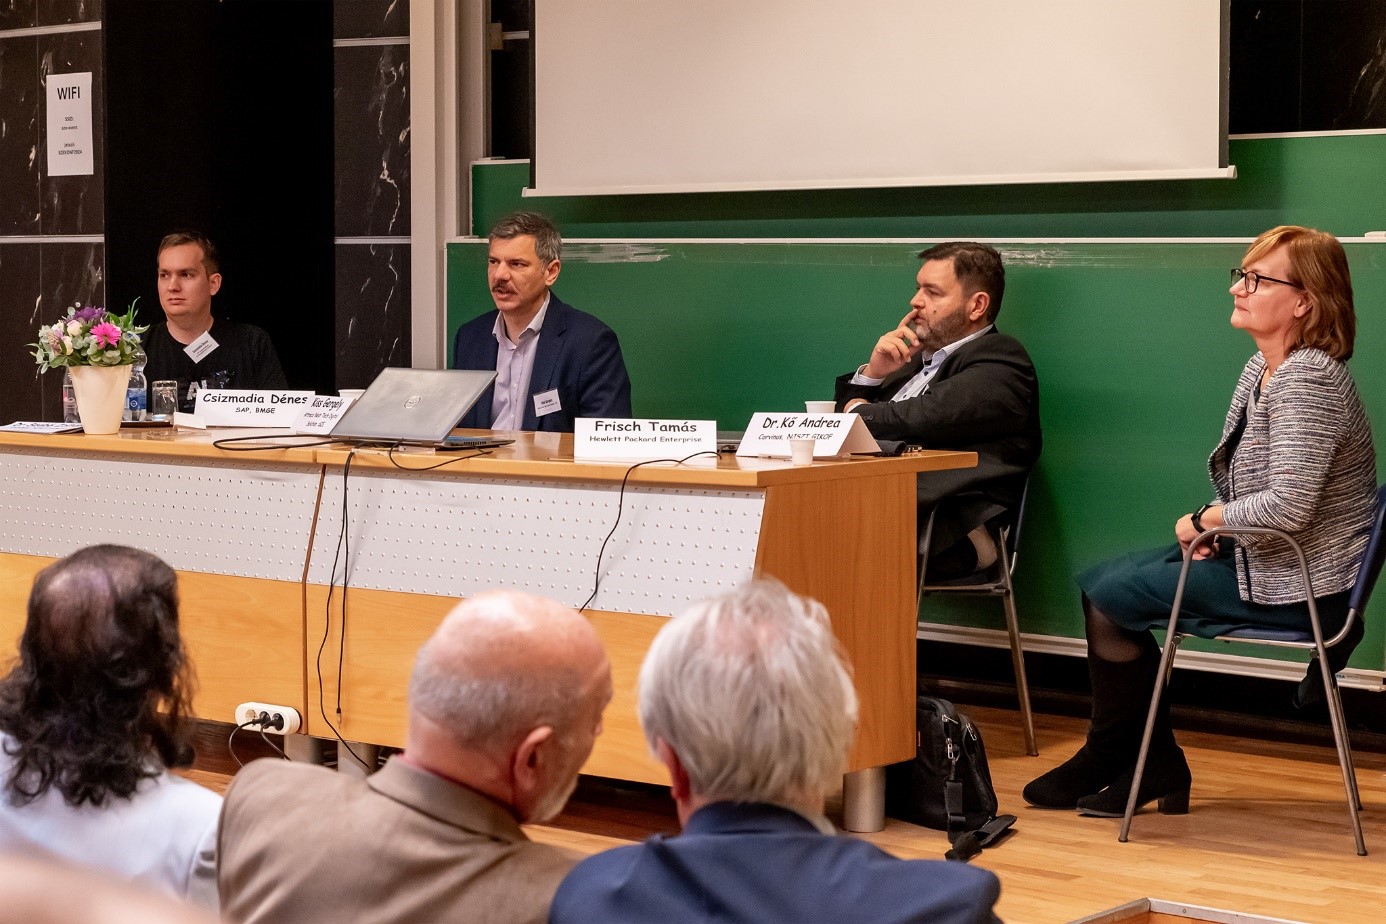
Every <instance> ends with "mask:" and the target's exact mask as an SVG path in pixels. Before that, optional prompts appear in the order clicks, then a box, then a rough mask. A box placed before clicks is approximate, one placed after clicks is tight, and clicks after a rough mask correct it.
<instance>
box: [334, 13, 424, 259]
mask: <svg viewBox="0 0 1386 924" xmlns="http://www.w3.org/2000/svg"><path fill="white" fill-rule="evenodd" d="M340 5H341V4H338V6H340ZM334 59H335V63H334V69H335V84H334V87H333V98H334V104H333V118H334V120H335V126H334V136H335V138H336V163H335V168H334V169H335V177H336V193H335V198H336V205H335V215H336V233H337V236H338V237H359V236H381V235H395V234H408V233H409V46H408V45H370V46H353V47H343V48H337V49H336V50H335V54H334Z"/></svg>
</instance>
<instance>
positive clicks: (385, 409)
mask: <svg viewBox="0 0 1386 924" xmlns="http://www.w3.org/2000/svg"><path fill="white" fill-rule="evenodd" d="M495 378H496V373H495V372H494V371H486V372H480V371H475V370H469V369H383V370H381V372H380V374H379V375H378V376H376V377H375V381H374V382H371V385H370V387H369V388H367V389H366V393H365V394H363V395H362V396H361V397H359V398H357V399H356V403H355V404H353V405H352V406H351V407H350V408H348V409H347V412H346V413H345V414H343V415H342V419H341V420H339V421H337V425H336V426H335V427H333V428H332V433H331V434H330V435H331V436H332V438H333V439H334V440H341V441H343V442H357V443H407V444H410V445H428V446H440V445H442V443H443V440H444V438H446V437H447V435H448V434H449V433H450V432H452V428H453V427H455V426H457V422H458V421H459V420H461V419H462V415H463V414H465V413H467V412H468V411H470V410H471V409H472V405H473V404H476V402H477V400H478V399H479V398H480V397H481V394H482V392H484V391H486V389H487V387H488V386H490V384H491V382H492V381H494V380H495ZM509 442H511V441H510V440H492V439H489V438H486V437H476V438H474V439H473V438H468V442H467V444H466V446H465V447H463V446H459V445H453V446H448V447H447V448H484V447H485V446H500V445H505V444H506V443H509Z"/></svg>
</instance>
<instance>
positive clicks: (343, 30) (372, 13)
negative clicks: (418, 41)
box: [332, 0, 409, 388]
mask: <svg viewBox="0 0 1386 924" xmlns="http://www.w3.org/2000/svg"><path fill="white" fill-rule="evenodd" d="M408 34H409V0H337V2H336V3H334V4H332V37H333V38H339V39H348V38H383V37H386V36H391V37H393V36H400V35H408ZM345 387H347V388H350V387H351V386H350V385H347V386H345Z"/></svg>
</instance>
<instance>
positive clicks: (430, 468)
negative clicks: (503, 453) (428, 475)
mask: <svg viewBox="0 0 1386 924" xmlns="http://www.w3.org/2000/svg"><path fill="white" fill-rule="evenodd" d="M399 447H400V444H399V443H395V444H394V445H393V446H391V447H390V448H389V450H388V451H387V452H386V453H385V455H386V456H387V457H388V458H389V460H390V464H391V465H393V466H394V467H395V468H397V469H399V470H400V471H402V472H431V471H433V470H434V469H439V468H442V467H443V466H445V465H452V464H454V463H456V462H466V461H467V460H468V459H475V458H476V457H477V456H489V455H490V454H491V450H489V449H477V450H474V451H473V452H472V454H471V455H469V456H454V457H452V458H451V459H446V460H444V461H442V462H439V463H437V464H436V465H423V466H419V467H415V466H412V465H400V464H399V462H398V461H397V460H396V459H395V450H396V449H398V448H399Z"/></svg>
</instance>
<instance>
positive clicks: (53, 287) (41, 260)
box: [0, 241, 105, 423]
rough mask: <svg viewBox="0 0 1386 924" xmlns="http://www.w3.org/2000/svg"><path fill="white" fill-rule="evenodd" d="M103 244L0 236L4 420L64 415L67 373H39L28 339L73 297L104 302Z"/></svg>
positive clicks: (0, 417)
mask: <svg viewBox="0 0 1386 924" xmlns="http://www.w3.org/2000/svg"><path fill="white" fill-rule="evenodd" d="M103 261H104V247H103V246H102V245H101V244H75V243H44V244H17V243H9V242H4V241H0V423H9V422H10V421H13V420H61V419H62V374H61V373H58V372H49V373H46V374H44V375H39V374H38V366H37V365H36V364H35V363H34V358H33V354H32V352H31V351H30V348H29V346H28V344H30V343H33V342H34V339H35V337H36V335H37V334H38V329H39V325H40V324H51V323H53V322H54V321H56V320H57V319H58V318H59V317H61V316H62V314H63V313H64V312H65V311H66V310H67V306H69V305H72V304H74V303H81V304H82V305H102V304H105V281H104V276H105V273H104V270H103Z"/></svg>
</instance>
